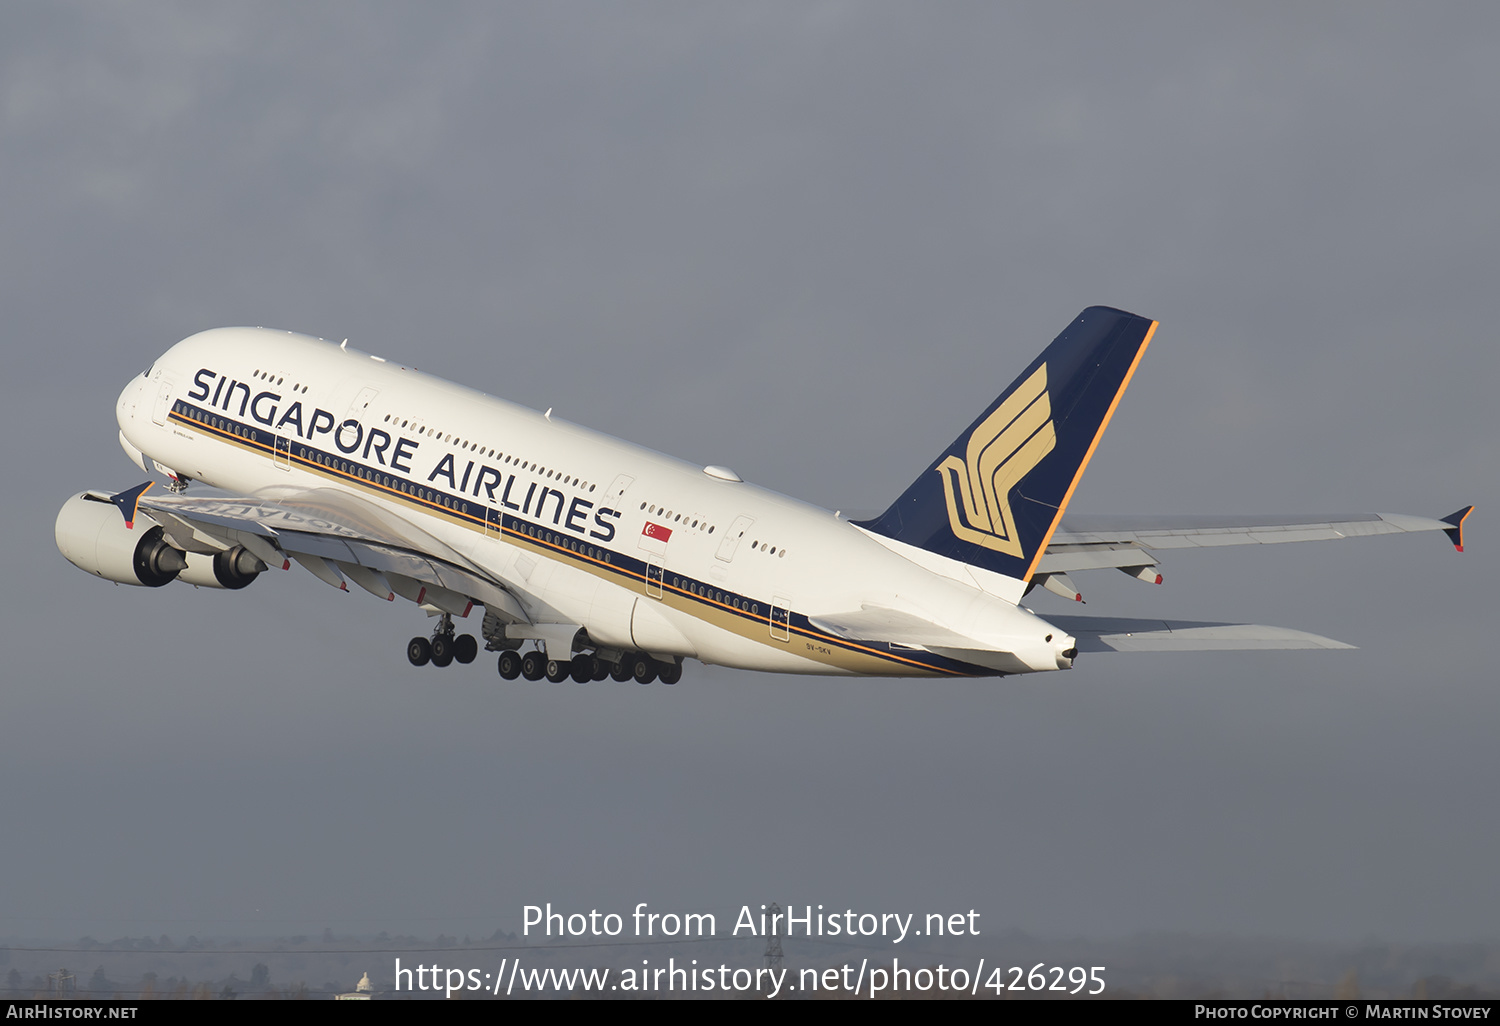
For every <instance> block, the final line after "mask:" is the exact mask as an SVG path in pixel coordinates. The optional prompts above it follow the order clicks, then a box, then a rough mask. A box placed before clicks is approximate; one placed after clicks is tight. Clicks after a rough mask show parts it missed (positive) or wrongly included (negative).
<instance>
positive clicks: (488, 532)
mask: <svg viewBox="0 0 1500 1026" xmlns="http://www.w3.org/2000/svg"><path fill="white" fill-rule="evenodd" d="M502 516H503V514H502V513H501V512H500V511H499V510H498V509H494V508H493V507H490V506H486V507H485V509H484V536H485V537H486V538H488V539H490V540H491V541H495V540H497V539H499V537H500V533H501V531H500V529H501V527H502V523H501V517H502Z"/></svg>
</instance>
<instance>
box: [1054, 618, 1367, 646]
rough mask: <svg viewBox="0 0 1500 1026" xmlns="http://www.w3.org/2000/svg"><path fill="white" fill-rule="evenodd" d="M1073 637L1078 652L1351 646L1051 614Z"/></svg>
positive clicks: (1196, 624) (1224, 628) (1240, 630)
mask: <svg viewBox="0 0 1500 1026" xmlns="http://www.w3.org/2000/svg"><path fill="white" fill-rule="evenodd" d="M1047 622H1048V623H1051V624H1053V625H1055V626H1057V627H1061V628H1062V629H1063V630H1065V631H1067V632H1068V633H1069V634H1071V635H1073V637H1074V639H1075V640H1077V642H1078V651H1080V652H1224V651H1238V650H1244V649H1292V648H1353V647H1354V646H1353V645H1346V644H1344V643H1343V642H1342V641H1334V640H1333V639H1332V638H1323V637H1319V636H1318V635H1316V634H1308V633H1307V632H1305V631H1294V630H1292V629H1291V628H1289V627H1267V626H1264V625H1263V624H1258V623H1207V622H1203V621H1199V620H1138V619H1133V618H1128V617H1120V616H1048V617H1047Z"/></svg>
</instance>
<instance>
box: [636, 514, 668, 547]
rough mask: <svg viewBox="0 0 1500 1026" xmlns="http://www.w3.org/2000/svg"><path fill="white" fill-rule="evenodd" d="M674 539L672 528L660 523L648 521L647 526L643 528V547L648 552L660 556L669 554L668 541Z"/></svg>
mask: <svg viewBox="0 0 1500 1026" xmlns="http://www.w3.org/2000/svg"><path fill="white" fill-rule="evenodd" d="M671 540H672V529H671V528H670V527H663V526H661V525H660V524H653V523H652V522H651V521H649V520H648V521H646V526H645V527H643V528H641V548H643V549H645V550H646V551H647V552H654V553H656V554H657V555H658V556H664V555H666V554H667V542H669V541H671Z"/></svg>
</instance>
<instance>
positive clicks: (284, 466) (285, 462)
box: [271, 433, 292, 470]
mask: <svg viewBox="0 0 1500 1026" xmlns="http://www.w3.org/2000/svg"><path fill="white" fill-rule="evenodd" d="M271 463H272V464H273V465H274V466H275V467H276V469H277V470H291V469H292V439H291V437H290V436H288V435H283V434H279V433H278V434H277V435H276V443H275V445H274V447H273V448H272V449H271Z"/></svg>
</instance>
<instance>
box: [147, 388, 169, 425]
mask: <svg viewBox="0 0 1500 1026" xmlns="http://www.w3.org/2000/svg"><path fill="white" fill-rule="evenodd" d="M171 409H172V379H171V378H165V377H164V378H162V379H161V381H160V383H159V384H158V385H157V389H156V405H155V406H153V407H152V408H151V419H152V420H154V421H155V422H156V423H158V424H166V422H167V412H168V411H169V410H171Z"/></svg>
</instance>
